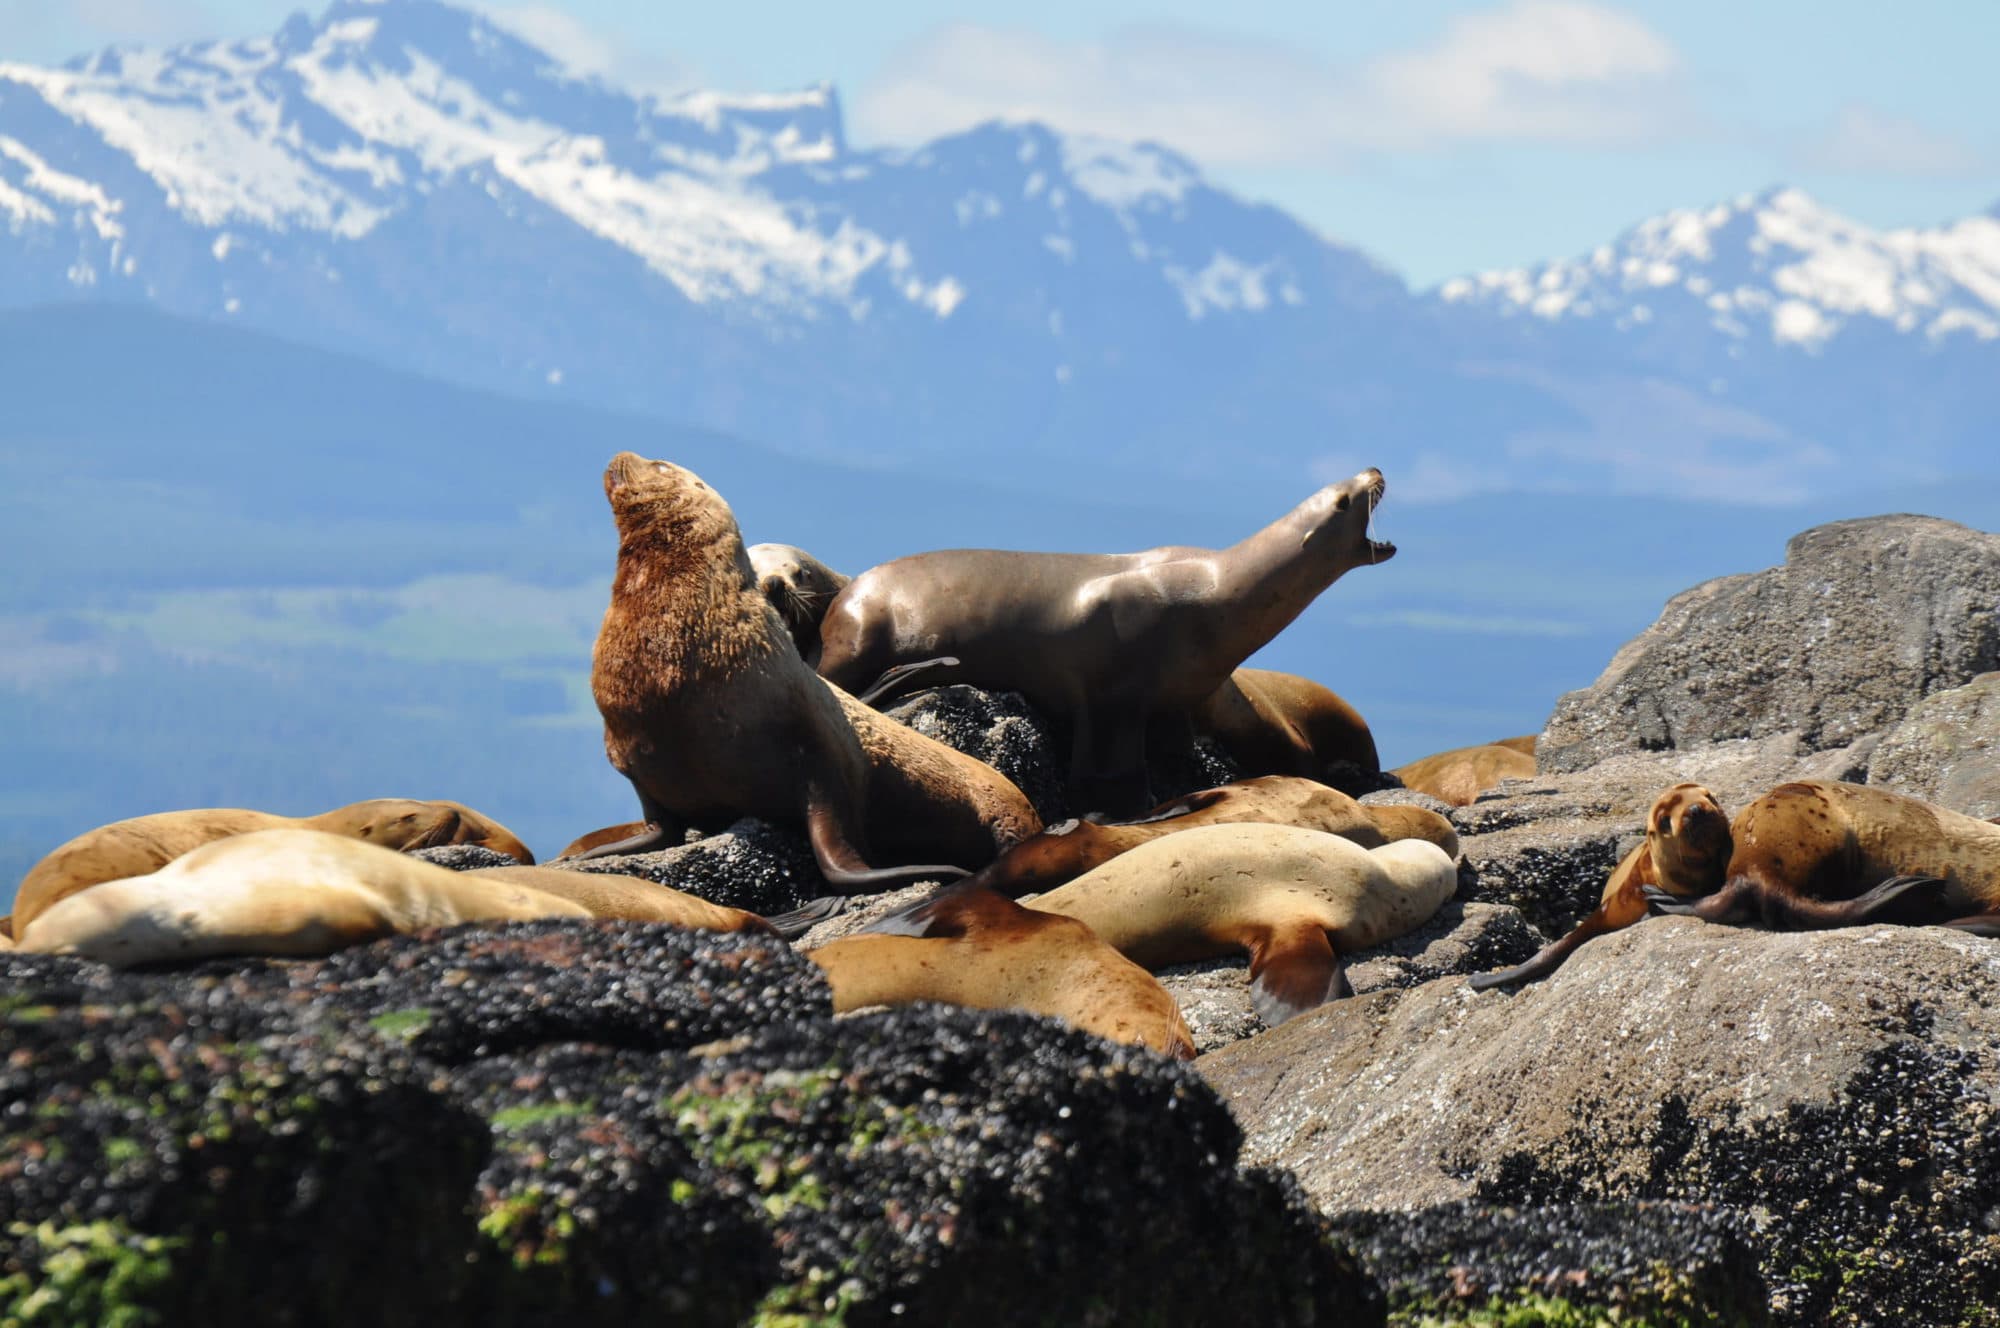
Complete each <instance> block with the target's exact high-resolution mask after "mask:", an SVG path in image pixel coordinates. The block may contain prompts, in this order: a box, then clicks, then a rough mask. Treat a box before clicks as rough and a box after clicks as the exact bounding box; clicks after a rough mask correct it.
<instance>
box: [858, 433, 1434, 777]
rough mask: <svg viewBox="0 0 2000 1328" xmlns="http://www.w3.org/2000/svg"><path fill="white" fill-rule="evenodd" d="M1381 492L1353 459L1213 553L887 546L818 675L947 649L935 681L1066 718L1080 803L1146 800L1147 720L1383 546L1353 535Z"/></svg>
mask: <svg viewBox="0 0 2000 1328" xmlns="http://www.w3.org/2000/svg"><path fill="white" fill-rule="evenodd" d="M1384 491H1385V486H1384V484H1383V480H1382V473H1381V472H1380V471H1378V470H1365V471H1363V472H1361V473H1360V474H1359V475H1356V476H1355V477H1354V478H1353V479H1350V480H1344V481H1342V482H1341V483H1339V484H1329V485H1327V486H1326V487H1325V488H1323V489H1321V490H1319V491H1318V492H1317V493H1315V494H1313V495H1312V496H1311V497H1310V498H1308V499H1306V500H1305V501H1304V502H1302V503H1300V504H1299V505H1298V506H1297V507H1295V508H1293V509H1292V510H1291V511H1290V512H1288V513H1286V514H1285V515H1284V516H1282V517H1280V518H1279V519H1278V520H1276V521H1274V522H1272V523H1271V524H1270V525H1268V526H1266V527H1265V528H1264V529H1262V530H1260V531H1258V532H1257V533H1256V534H1254V535H1251V536H1250V537H1249V538H1247V539H1245V540H1243V541H1242V542H1240V543H1238V544H1234V545H1231V546H1230V547H1229V548H1227V549H1198V548H1187V547H1178V546H1176V547H1167V548H1157V549H1148V550H1145V551H1144V552H1140V553H1107V554H1082V553H1015V552H1007V551H1002V550H995V549H949V550H944V551H941V552H937V553H920V554H915V555H912V556H910V557H906V558H898V559H896V560H894V561H892V562H887V563H883V564H881V565H880V566H877V567H872V568H870V569H869V570H868V571H866V572H863V573H862V574H861V575H860V576H858V577H856V578H855V579H854V580H853V581H852V582H851V583H849V585H848V586H847V588H846V589H845V590H843V591H841V592H840V594H839V595H838V596H836V597H835V599H834V601H833V605H832V607H831V608H829V609H828V610H827V614H826V618H825V619H824V620H823V621H822V622H821V624H820V658H819V665H818V667H819V672H820V674H821V676H823V677H825V678H827V679H829V680H830V681H832V682H834V683H837V684H838V685H839V686H841V687H842V688H845V689H846V690H848V691H858V690H861V689H864V688H866V687H868V685H869V684H870V683H871V682H872V681H873V680H875V679H877V678H879V677H880V676H881V675H882V674H883V672H884V671H885V670H887V669H890V668H893V667H895V666H898V665H903V664H910V663H915V662H919V661H923V660H927V659H931V658H933V657H936V656H941V655H948V656H952V657H955V658H956V659H957V660H958V661H959V663H958V664H957V665H956V666H954V667H953V668H952V669H951V670H949V672H948V673H946V674H944V675H943V680H947V681H952V682H968V683H974V684H977V685H980V686H985V687H993V688H1000V689H1004V690H1011V691H1017V692H1020V693H1021V694H1022V695H1024V696H1025V697H1026V698H1027V699H1028V701H1029V702H1030V703H1031V704H1033V705H1034V706H1036V707H1037V708H1039V709H1040V710H1041V711H1042V712H1043V713H1045V714H1049V715H1051V716H1054V717H1056V718H1058V719H1061V720H1064V721H1067V722H1068V723H1069V724H1070V726H1071V752H1070V788H1071V792H1072V794H1074V795H1076V797H1077V799H1078V802H1079V804H1080V805H1082V806H1087V807H1092V808H1095V809H1097V810H1100V811H1108V812H1113V813H1121V814H1122V813H1128V812H1132V811H1136V810H1139V809H1141V808H1144V807H1146V806H1148V805H1149V804H1150V803H1151V802H1152V801H1153V799H1152V798H1151V797H1149V796H1148V789H1147V782H1146V730H1147V727H1148V723H1149V721H1151V720H1152V719H1154V717H1156V716H1157V717H1162V718H1166V717H1178V718H1179V722H1181V723H1182V724H1186V723H1187V722H1188V721H1187V719H1186V716H1188V715H1189V714H1190V713H1191V712H1192V711H1194V710H1195V709H1196V708H1197V707H1198V706H1200V705H1201V704H1202V702H1204V701H1205V700H1207V699H1208V698H1209V697H1210V696H1211V695H1213V694H1214V692H1215V691H1216V690H1217V689H1218V688H1220V687H1221V686H1222V684H1223V683H1224V681H1226V680H1227V679H1228V678H1229V676H1230V674H1231V673H1232V672H1234V671H1235V669H1236V667H1237V665H1239V664H1241V663H1242V662H1243V661H1244V659H1246V658H1247V657H1248V656H1249V655H1250V654H1251V653H1252V652H1253V651H1255V650H1256V649H1257V648H1258V647H1260V646H1262V645H1263V644H1264V643H1265V642H1267V641H1269V640H1270V639H1271V638H1272V637H1274V636H1276V635H1277V634H1278V632H1279V631H1280V630H1281V629H1282V628H1283V627H1284V626H1285V625H1286V624H1287V623H1289V622H1291V621H1292V619H1293V618H1295V617H1297V616H1298V614H1299V612H1300V611H1301V610H1302V609H1304V608H1305V607H1306V605H1308V604H1310V603H1311V602H1312V600H1313V598H1314V597H1315V596H1316V595H1318V594H1319V593H1320V592H1321V591H1322V590H1325V589H1326V588H1327V587H1328V586H1329V585H1331V584H1333V582H1334V581H1335V580H1337V579H1338V578H1339V577H1340V576H1341V575H1342V574H1344V573H1345V572H1347V571H1348V570H1349V569H1351V568H1355V567H1361V566H1366V565H1369V564H1373V563H1379V562H1383V561H1386V560H1387V559H1389V558H1390V557H1392V556H1394V554H1395V552H1396V549H1395V546H1394V545H1393V544H1387V543H1381V542H1378V541H1375V540H1371V539H1369V538H1368V525H1369V520H1370V516H1371V514H1372V513H1373V511H1374V509H1375V506H1376V505H1377V504H1378V503H1379V502H1380V501H1381V500H1382V496H1383V493H1384ZM928 681H934V680H927V682H928Z"/></svg>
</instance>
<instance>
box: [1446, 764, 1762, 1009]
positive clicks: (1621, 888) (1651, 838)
mask: <svg viewBox="0 0 2000 1328" xmlns="http://www.w3.org/2000/svg"><path fill="white" fill-rule="evenodd" d="M1730 847H1731V839H1730V834H1729V818H1728V817H1727V816H1726V815H1724V814H1723V811H1722V808H1721V807H1720V806H1719V805H1717V803H1716V801H1715V796H1714V795H1713V794H1711V793H1710V792H1709V791H1708V790H1707V789H1705V788H1703V787H1702V786H1701V785H1699V784H1676V785H1674V786H1673V787H1672V788H1670V789H1668V790H1666V791H1665V792H1664V793H1662V794H1660V796H1659V797H1657V798H1655V799H1653V806H1652V809H1651V810H1650V811H1648V812H1647V813H1646V840H1645V842H1644V843H1642V844H1640V845H1639V846H1638V847H1636V848H1634V849H1633V850H1632V851H1631V852H1630V853H1627V854H1626V855H1625V856H1624V858H1623V859H1621V860H1620V861H1619V863H1618V865H1617V866H1616V867H1615V868H1613V869H1612V872H1611V875H1610V877H1609V878H1608V879H1607V880H1606V881H1605V882H1604V894H1603V896H1602V898H1601V900H1600V902H1599V904H1598V906H1597V910H1596V911H1595V912H1593V913H1591V914H1590V915H1589V916H1588V917H1586V918H1584V919H1583V921H1581V922H1579V923H1577V924H1576V926H1574V927H1572V928H1570V930H1569V931H1568V932H1567V933H1566V934H1565V935H1563V936H1562V937H1561V938H1560V939H1558V940H1555V941H1552V942H1550V943H1549V944H1548V945H1545V946H1543V947H1542V948H1541V950H1539V951H1538V952H1536V954H1535V955H1534V957H1532V958H1530V959H1528V960H1527V961H1526V962H1524V963H1521V964H1517V965H1515V966H1514V967H1513V968H1509V969H1504V970H1502V971H1500V972H1497V973H1481V974H1478V975H1477V976H1475V977H1473V978H1472V979H1471V986H1472V988H1473V989H1474V990H1475V991H1484V990H1486V989H1487V988H1488V987H1497V986H1500V985H1501V984H1502V983H1508V982H1535V981H1538V980H1539V979H1541V978H1545V977H1547V976H1548V975H1549V974H1551V973H1553V972H1555V971H1556V969H1557V968H1559V967H1561V965H1562V962H1563V960H1565V959H1567V958H1569V957H1570V954H1571V953H1572V952H1573V951H1575V949H1576V947H1578V946H1579V945H1582V944H1583V943H1584V942H1585V941H1587V940H1589V939H1591V938H1592V937H1593V936H1602V935H1604V933H1606V932H1609V931H1617V930H1619V929H1620V928H1621V927H1629V926H1631V925H1632V924H1633V923H1635V922H1637V921H1639V920H1640V919H1641V918H1643V917H1645V916H1646V909H1647V898H1646V890H1647V887H1649V886H1650V887H1654V888H1657V889H1660V890H1663V891H1665V892H1667V893H1668V894H1671V895H1674V896H1676V897H1679V898H1693V897H1695V896H1699V895H1706V894H1710V893H1712V892H1713V891H1715V890H1716V889H1717V888H1719V887H1720V886H1721V885H1722V881H1723V873H1724V871H1725V869H1726V868H1727V867H1728V864H1729V854H1730Z"/></svg>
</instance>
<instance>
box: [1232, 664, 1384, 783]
mask: <svg viewBox="0 0 2000 1328" xmlns="http://www.w3.org/2000/svg"><path fill="white" fill-rule="evenodd" d="M1194 728H1195V732H1197V733H1206V734H1208V735H1209V736H1211V737H1213V738H1214V739H1215V740H1216V741H1217V742H1220V743H1221V744H1222V749H1223V750H1224V751H1226V752H1228V753H1229V756H1230V759H1231V760H1233V761H1235V762H1236V766H1237V768H1238V769H1239V770H1241V771H1242V772H1243V773H1244V774H1245V775H1303V776H1305V777H1306V778H1308V779H1322V780H1324V779H1326V778H1327V776H1328V775H1329V773H1330V772H1329V770H1328V767H1329V766H1332V767H1333V771H1332V772H1331V773H1333V774H1335V775H1337V776H1341V777H1347V776H1360V777H1363V778H1366V777H1368V776H1372V775H1377V774H1380V773H1381V771H1382V761H1381V758H1380V757H1379V756H1377V755H1376V752H1375V735H1374V734H1373V733H1371V732H1370V731H1369V729H1368V721H1367V720H1365V719H1363V718H1362V717H1361V714H1360V712H1359V711H1357V710H1356V709H1355V708H1354V707H1353V706H1351V705H1349V704H1347V702H1345V701H1343V700H1342V699H1341V698H1340V696H1339V695H1338V694H1337V693H1335V692H1334V691H1332V690H1331V689H1330V688H1326V687H1322V686H1320V685H1319V684H1318V683H1316V682H1314V681H1313V680H1312V679H1310V678H1301V677H1299V676H1298V675H1297V674H1295V673H1279V672H1276V671H1275V670H1272V669H1238V670H1236V671H1235V672H1234V673H1232V674H1230V675H1229V677H1228V678H1227V679H1225V680H1224V681H1223V684H1222V686H1220V687H1218V688H1216V689H1215V691H1214V692H1213V693H1211V694H1210V695H1209V696H1208V698H1207V699H1206V700H1204V701H1202V702H1201V704H1200V705H1198V706H1196V707H1195V710H1194Z"/></svg>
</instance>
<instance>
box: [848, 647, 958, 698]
mask: <svg viewBox="0 0 2000 1328" xmlns="http://www.w3.org/2000/svg"><path fill="white" fill-rule="evenodd" d="M957 667H958V656H956V655H939V656H938V657H937V658H936V659H919V660H914V661H912V662H911V663H908V664H898V665H896V666H895V667H894V668H891V669H884V670H883V671H882V676H881V677H879V678H877V679H876V680H875V681H874V682H871V683H869V684H868V690H866V691H863V692H856V693H855V695H854V699H855V700H857V701H859V702H860V703H861V704H862V705H865V706H872V707H873V708H875V709H877V710H880V709H881V708H882V705H883V703H884V702H887V701H893V700H895V699H896V698H897V697H898V696H900V695H902V694H903V693H904V692H906V691H914V690H916V688H915V683H916V680H917V679H918V678H921V677H922V676H923V675H925V674H927V673H940V674H942V673H944V672H945V670H947V669H955V668H957ZM950 681H951V680H950V678H948V677H943V678H937V679H934V680H932V681H930V682H927V683H924V684H923V685H924V686H926V687H944V686H948V685H949V684H950Z"/></svg>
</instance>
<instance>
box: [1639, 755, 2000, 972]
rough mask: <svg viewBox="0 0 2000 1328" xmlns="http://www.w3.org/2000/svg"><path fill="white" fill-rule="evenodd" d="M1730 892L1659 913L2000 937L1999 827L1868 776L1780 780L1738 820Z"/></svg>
mask: <svg viewBox="0 0 2000 1328" xmlns="http://www.w3.org/2000/svg"><path fill="white" fill-rule="evenodd" d="M1729 830H1730V835H1731V838H1732V840H1733V843H1734V851H1733V852H1732V853H1731V854H1730V855H1729V867H1728V870H1727V872H1726V873H1725V879H1724V880H1723V881H1722V882H1721V883H1720V885H1721V888H1720V889H1718V890H1716V891H1715V892H1714V893H1713V894H1710V895H1708V896H1707V897H1706V898H1703V899H1699V900H1696V901H1694V902H1692V903H1689V902H1686V901H1684V900H1679V899H1674V898H1671V897H1669V896H1668V895H1667V894H1666V893H1665V892H1663V891H1657V890H1649V891H1647V894H1646V897H1647V900H1648V902H1649V903H1650V904H1651V905H1652V907H1653V911H1654V912H1657V913H1675V914H1685V915H1690V916H1693V917H1697V918H1701V919H1703V920H1704V921H1707V922H1723V923H1734V924H1738V925H1750V926H1759V925H1761V926H1765V927H1776V928H1798V929H1808V928H1819V927H1848V926H1853V925H1856V924H1858V923H1863V922H1890V921H1893V922H1910V923H1916V924H1940V925H1943V926H1946V927H1957V928H1959V929H1960V930H1961V931H1969V932H1972V933H1973V934H1974V935H1978V936H2000V826H1996V825H1994V824H1993V823H1992V822H1990V821H1982V820H1979V819H1977V818H1976V817H1971V816H1967V815H1965V814H1963V813H1961V812H1955V811H1951V810H1949V809H1947V808H1944V807H1939V806H1937V805H1935V804H1933V803H1928V802H1925V801H1923V800H1922V799H1921V798H1912V797H1909V796H1908V795H1906V794H1902V793H1891V792H1889V791H1888V790H1887V789H1880V788H1870V787H1868V786H1866V785H1862V784H1844V783H1840V782H1838V781H1835V780H1831V779H1804V780H1798V781H1796V782H1794V783H1789V784H1780V785H1778V786H1777V787H1776V788H1774V789H1772V790H1771V791H1770V792H1768V793H1766V794H1764V795H1763V796H1762V797H1759V798H1757V799H1756V800H1755V801H1753V802H1752V803H1751V804H1750V805H1749V806H1747V807H1745V808H1744V809H1743V810H1742V811H1740V812H1738V813H1737V814H1736V819H1735V820H1733V821H1731V822H1730V824H1729Z"/></svg>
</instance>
